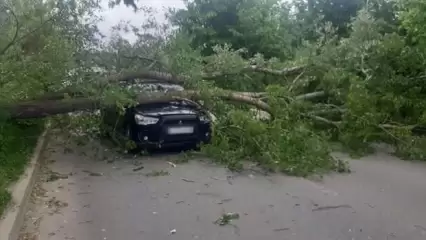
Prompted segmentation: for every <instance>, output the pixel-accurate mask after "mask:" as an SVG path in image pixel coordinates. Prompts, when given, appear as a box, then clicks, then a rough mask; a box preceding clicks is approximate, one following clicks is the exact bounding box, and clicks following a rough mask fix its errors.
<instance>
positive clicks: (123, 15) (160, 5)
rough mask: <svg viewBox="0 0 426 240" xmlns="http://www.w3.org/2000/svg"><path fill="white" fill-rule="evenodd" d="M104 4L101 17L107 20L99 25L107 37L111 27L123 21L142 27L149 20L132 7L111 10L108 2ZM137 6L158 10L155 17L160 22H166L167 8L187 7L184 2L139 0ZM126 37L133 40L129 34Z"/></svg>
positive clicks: (179, 0) (104, 0)
mask: <svg viewBox="0 0 426 240" xmlns="http://www.w3.org/2000/svg"><path fill="white" fill-rule="evenodd" d="M103 3H104V4H103V5H104V11H103V12H102V13H101V15H102V16H103V17H104V19H105V20H104V22H103V23H101V24H99V29H100V30H101V32H102V33H103V34H105V35H106V36H109V35H110V34H109V33H110V29H111V27H112V26H114V25H116V24H118V23H119V22H120V21H121V20H124V21H130V23H131V24H133V25H141V24H142V23H143V22H144V21H146V19H147V17H146V16H145V15H144V13H143V12H136V13H135V12H134V11H133V8H132V7H126V6H125V5H124V4H120V5H119V6H115V7H114V8H112V9H110V8H108V0H103ZM137 5H138V6H146V7H152V8H154V9H155V10H156V14H155V17H156V19H157V20H158V21H165V18H164V13H165V9H166V8H169V7H172V8H184V7H185V5H184V3H183V0H139V1H138V2H137ZM126 37H127V38H128V39H129V40H131V39H132V34H129V35H128V36H126Z"/></svg>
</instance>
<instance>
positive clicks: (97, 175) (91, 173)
mask: <svg viewBox="0 0 426 240" xmlns="http://www.w3.org/2000/svg"><path fill="white" fill-rule="evenodd" d="M83 172H85V173H88V174H89V176H91V177H101V176H103V174H102V173H98V172H92V171H89V170H83Z"/></svg>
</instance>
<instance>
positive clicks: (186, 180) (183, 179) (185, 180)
mask: <svg viewBox="0 0 426 240" xmlns="http://www.w3.org/2000/svg"><path fill="white" fill-rule="evenodd" d="M181 179H182V181H184V182H190V183H193V182H195V181H193V180H189V179H186V178H181Z"/></svg>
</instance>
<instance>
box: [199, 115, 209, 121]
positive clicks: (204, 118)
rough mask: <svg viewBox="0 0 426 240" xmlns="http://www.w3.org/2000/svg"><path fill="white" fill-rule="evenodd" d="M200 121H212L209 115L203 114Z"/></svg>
mask: <svg viewBox="0 0 426 240" xmlns="http://www.w3.org/2000/svg"><path fill="white" fill-rule="evenodd" d="M200 121H201V122H205V123H208V122H210V118H209V117H208V116H206V115H201V116H200Z"/></svg>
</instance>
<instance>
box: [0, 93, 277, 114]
mask: <svg viewBox="0 0 426 240" xmlns="http://www.w3.org/2000/svg"><path fill="white" fill-rule="evenodd" d="M207 94H209V95H210V94H211V95H212V96H213V97H217V98H220V99H222V100H226V101H232V102H236V103H243V104H248V105H252V106H254V107H256V108H258V109H260V110H263V111H266V112H268V113H270V114H271V108H270V107H269V105H268V104H266V103H264V102H262V101H261V100H259V99H255V98H252V97H249V96H244V95H240V94H236V93H234V92H231V91H220V92H217V93H216V92H215V93H207ZM52 95H54V94H52ZM59 95H60V94H58V95H57V96H59ZM203 95H204V94H203V93H202V92H199V91H182V92H180V91H179V92H178V91H176V92H168V93H165V94H164V93H158V94H143V95H139V96H137V97H136V99H135V100H136V101H137V102H138V103H140V104H148V103H158V102H168V101H172V100H177V99H181V98H187V99H191V100H202V99H203V98H204V96H203ZM102 106H106V105H105V104H103V103H102V102H101V101H100V100H97V99H90V98H71V99H62V100H33V101H26V102H21V103H15V104H9V105H3V106H0V109H1V111H4V112H6V114H7V115H8V116H9V117H10V118H12V119H28V118H43V117H47V116H52V115H57V114H65V113H69V112H75V111H85V110H89V111H91V110H95V109H99V108H101V107H102ZM271 115H272V114H271Z"/></svg>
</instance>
